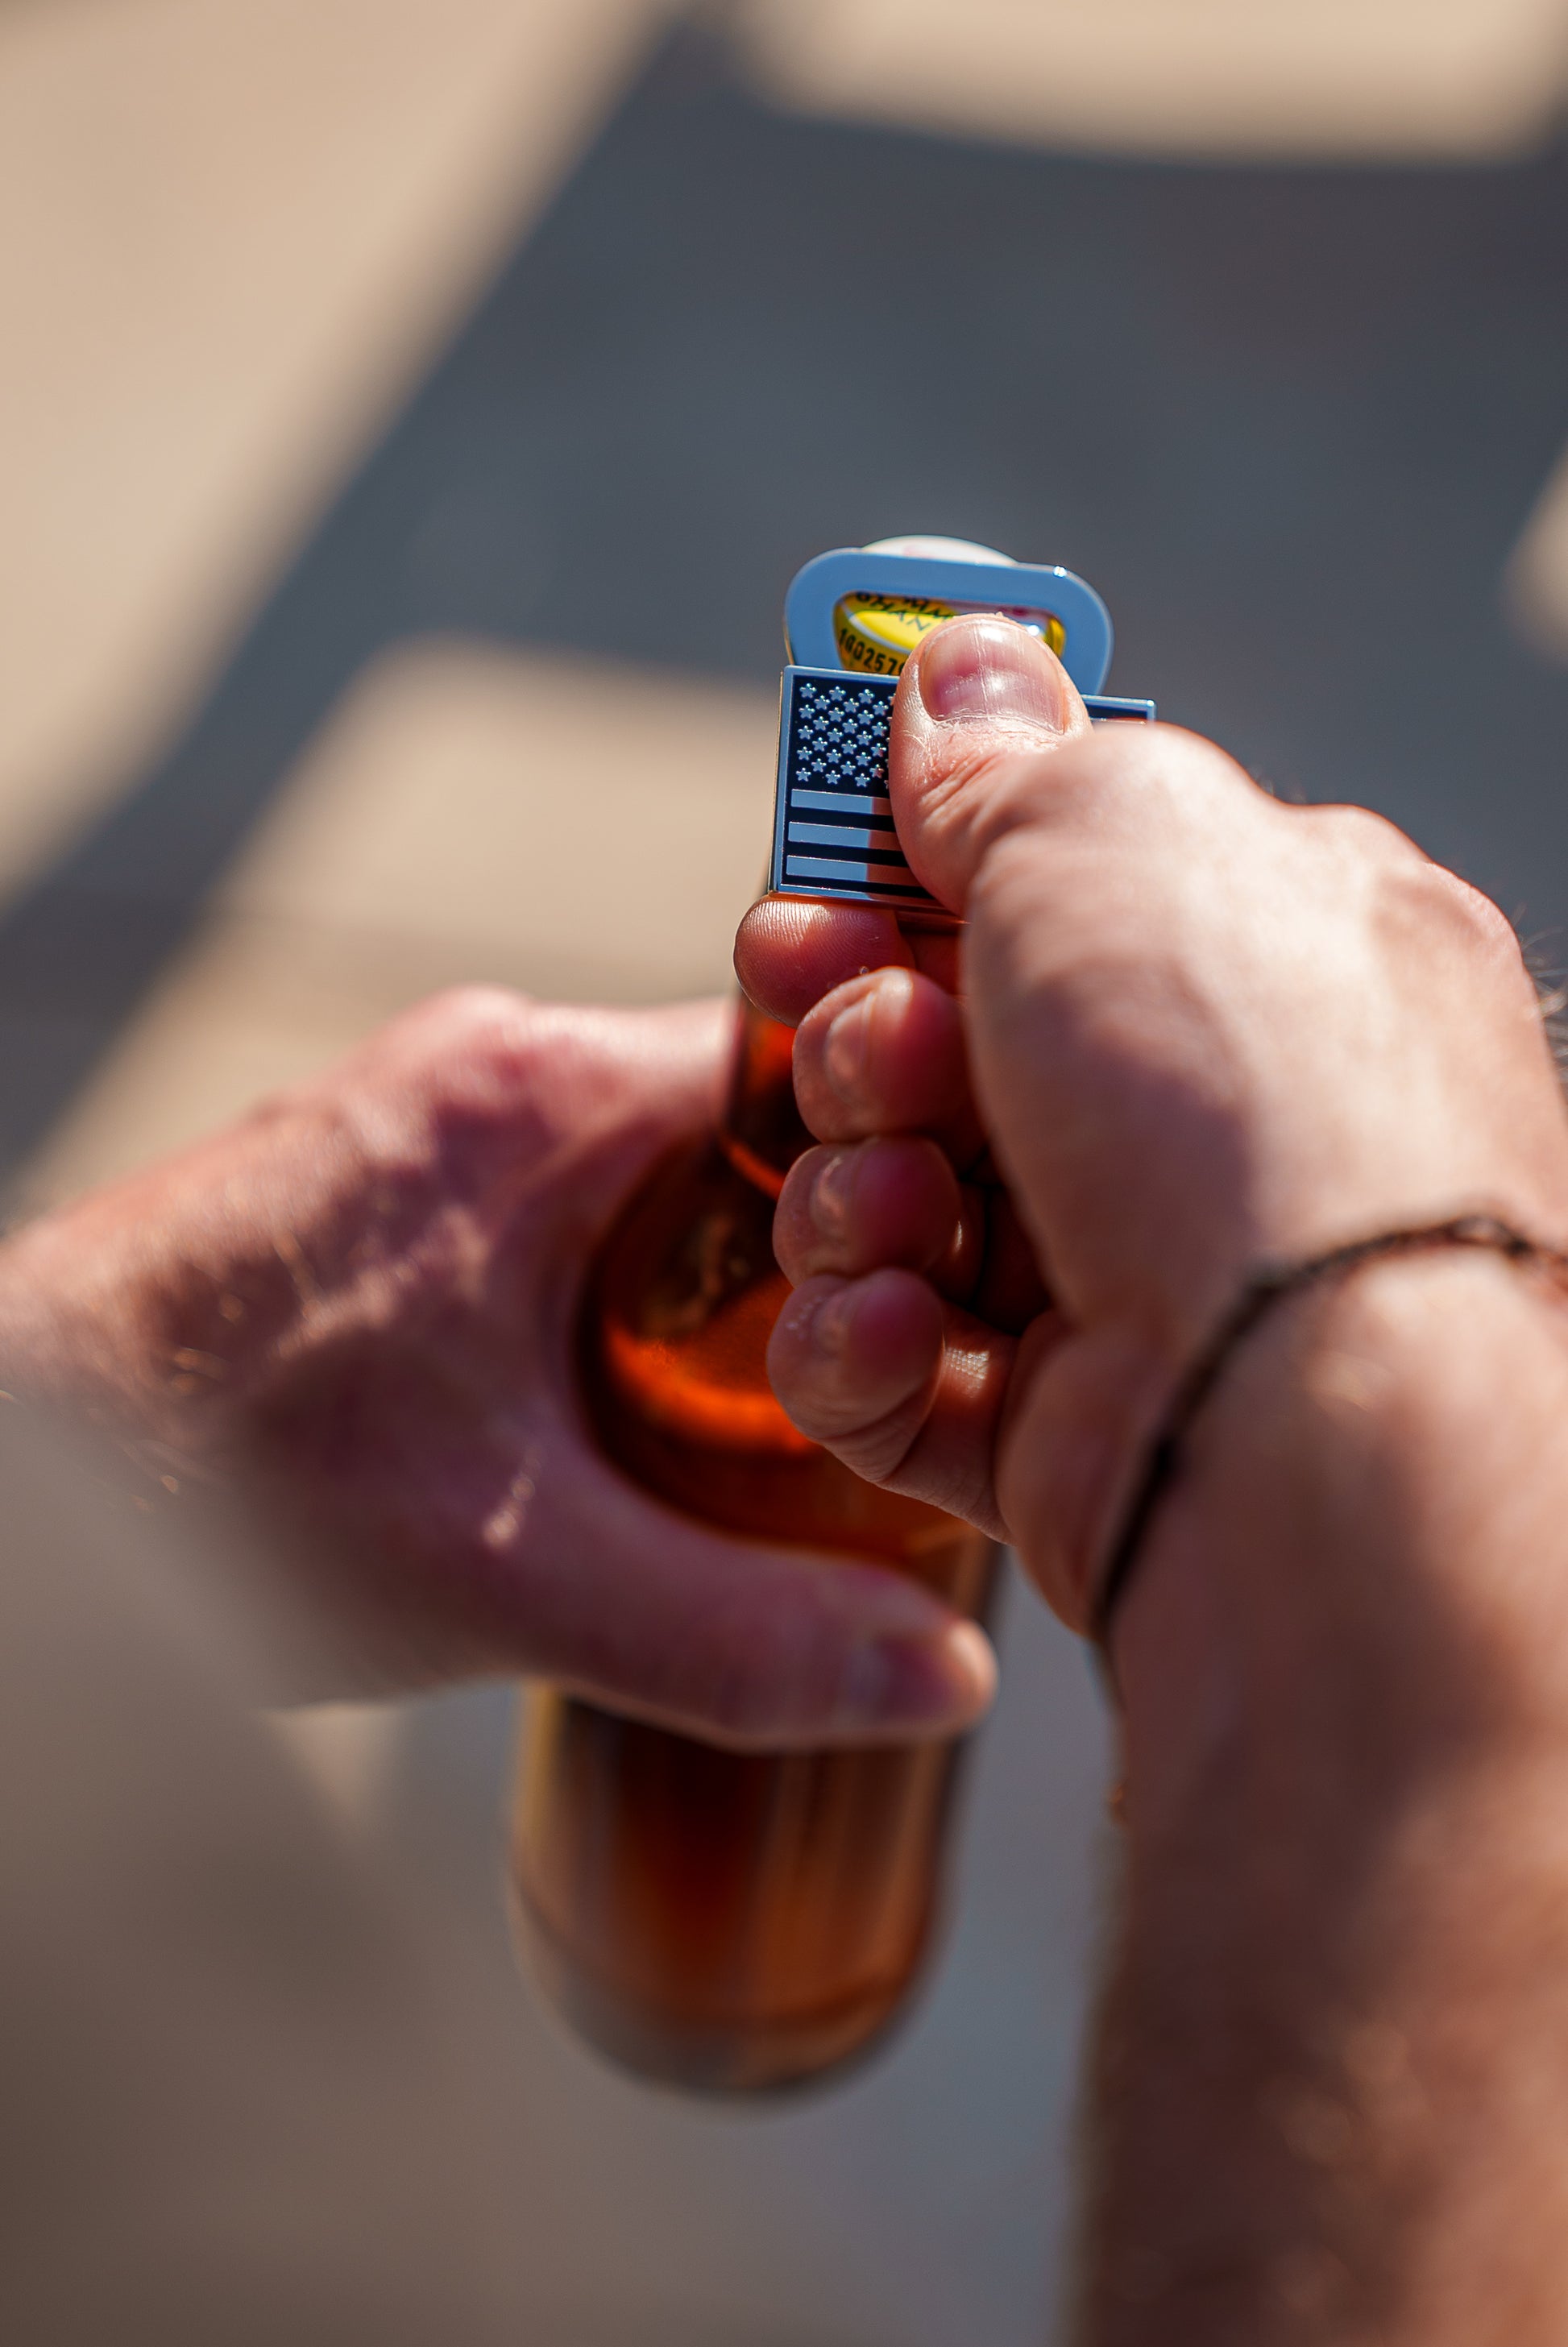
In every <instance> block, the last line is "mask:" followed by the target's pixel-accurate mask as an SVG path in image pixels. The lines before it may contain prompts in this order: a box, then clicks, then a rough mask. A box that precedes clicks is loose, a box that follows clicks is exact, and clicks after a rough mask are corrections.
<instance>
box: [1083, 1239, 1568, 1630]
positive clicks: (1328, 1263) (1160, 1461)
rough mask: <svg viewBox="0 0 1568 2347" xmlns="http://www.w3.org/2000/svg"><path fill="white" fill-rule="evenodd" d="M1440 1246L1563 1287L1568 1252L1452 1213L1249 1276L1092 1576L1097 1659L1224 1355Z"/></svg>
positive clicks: (1165, 1424)
mask: <svg viewBox="0 0 1568 2347" xmlns="http://www.w3.org/2000/svg"><path fill="white" fill-rule="evenodd" d="M1440 1247H1467V1248H1474V1249H1478V1250H1481V1251H1483V1252H1485V1253H1488V1254H1491V1255H1502V1256H1504V1257H1505V1258H1506V1259H1507V1261H1509V1262H1510V1263H1518V1264H1522V1265H1524V1266H1526V1267H1527V1268H1528V1269H1530V1270H1533V1271H1543V1272H1545V1273H1547V1274H1548V1275H1549V1276H1552V1277H1553V1278H1554V1279H1557V1280H1559V1281H1561V1282H1562V1283H1563V1285H1564V1286H1568V1254H1564V1253H1563V1252H1562V1251H1561V1250H1560V1249H1559V1248H1556V1247H1549V1246H1542V1245H1541V1244H1540V1242H1539V1241H1538V1240H1535V1239H1532V1238H1529V1237H1527V1236H1526V1235H1525V1234H1524V1232H1522V1231H1520V1230H1516V1229H1515V1228H1514V1226H1513V1225H1512V1223H1505V1222H1503V1221H1501V1219H1500V1218H1499V1217H1498V1216H1497V1215H1495V1214H1455V1215H1452V1216H1450V1219H1449V1220H1448V1221H1447V1222H1442V1223H1422V1224H1419V1225H1416V1226H1415V1227H1414V1228H1412V1229H1409V1230H1402V1231H1382V1232H1379V1233H1378V1235H1377V1236H1376V1237H1374V1238H1364V1239H1348V1240H1347V1241H1345V1242H1344V1244H1343V1245H1339V1246H1336V1247H1329V1248H1328V1249H1327V1252H1326V1253H1324V1254H1322V1255H1310V1256H1308V1257H1307V1258H1306V1259H1305V1260H1304V1261H1303V1262H1300V1263H1282V1264H1266V1265H1265V1266H1263V1268H1262V1269H1261V1270H1259V1271H1256V1272H1255V1273H1254V1274H1253V1275H1252V1276H1251V1278H1250V1279H1248V1280H1247V1281H1246V1283H1245V1286H1244V1287H1243V1288H1242V1291H1241V1293H1240V1295H1239V1296H1237V1297H1236V1299H1235V1303H1234V1304H1233V1305H1232V1306H1231V1307H1230V1309H1229V1311H1227V1312H1226V1313H1225V1317H1224V1318H1223V1319H1222V1320H1221V1321H1220V1323H1219V1325H1218V1327H1216V1328H1215V1329H1214V1334H1213V1335H1212V1336H1211V1337H1210V1338H1209V1340H1208V1342H1207V1343H1206V1344H1205V1345H1204V1348H1203V1349H1202V1351H1201V1352H1200V1353H1199V1354H1198V1356H1197V1358H1196V1359H1195V1360H1194V1362H1193V1363H1192V1365H1191V1367H1190V1368H1188V1369H1187V1371H1186V1373H1185V1375H1184V1377H1183V1378H1182V1381H1181V1383H1180V1384H1179V1385H1178V1386H1177V1388H1176V1390H1175V1393H1174V1394H1173V1397H1172V1399H1171V1403H1170V1407H1169V1408H1168V1409H1167V1410H1166V1412H1165V1415H1164V1417H1163V1419H1162V1421H1161V1424H1160V1427H1159V1430H1158V1432H1157V1433H1156V1434H1155V1436H1154V1439H1153V1442H1152V1443H1151V1444H1150V1446H1149V1450H1148V1454H1147V1456H1146V1458H1145V1460H1144V1462H1143V1472H1142V1474H1141V1475H1140V1476H1139V1478H1138V1481H1137V1483H1136V1485H1135V1487H1134V1489H1133V1491H1132V1497H1131V1499H1130V1500H1129V1501H1128V1503H1127V1507H1126V1510H1125V1512H1124V1513H1123V1515H1122V1521H1121V1522H1120V1524H1119V1525H1118V1527H1117V1531H1116V1536H1115V1539H1114V1540H1113V1541H1112V1543H1111V1548H1110V1552H1109V1553H1108V1555H1107V1558H1106V1563H1105V1568H1104V1571H1103V1572H1102V1574H1101V1576H1100V1586H1099V1589H1098V1591H1097V1592H1096V1594H1095V1598H1094V1603H1093V1606H1092V1609H1091V1615H1090V1634H1091V1636H1092V1638H1093V1639H1094V1641H1095V1643H1096V1645H1098V1646H1099V1648H1100V1650H1101V1652H1102V1655H1104V1654H1108V1653H1109V1641H1110V1635H1111V1630H1112V1623H1113V1620H1114V1617H1115V1613H1116V1608H1117V1606H1118V1605H1119V1604H1121V1602H1122V1598H1123V1597H1124V1596H1125V1595H1126V1594H1127V1585H1128V1583H1129V1582H1130V1581H1131V1580H1132V1575H1133V1573H1134V1571H1135V1570H1136V1568H1137V1564H1138V1561H1139V1558H1140V1556H1141V1555H1142V1553H1143V1542H1144V1538H1145V1536H1146V1534H1147V1532H1148V1530H1149V1526H1150V1523H1151V1522H1152V1520H1153V1516H1154V1513H1155V1511H1156V1510H1157V1509H1158V1507H1159V1505H1160V1502H1161V1501H1162V1500H1163V1497H1164V1495H1165V1493H1166V1492H1167V1491H1169V1490H1170V1488H1171V1486H1172V1484H1173V1482H1174V1481H1176V1478H1177V1477H1178V1475H1179V1474H1180V1473H1181V1471H1182V1468H1183V1465H1184V1450H1185V1445H1186V1440H1187V1437H1188V1435H1189V1434H1190V1432H1191V1431H1192V1427H1193V1421H1194V1419H1195V1418H1196V1417H1197V1415H1198V1413H1199V1411H1200V1410H1201V1409H1203V1407H1204V1403H1205V1402H1206V1401H1207V1399H1208V1398H1209V1396H1210V1395H1211V1394H1212V1393H1213V1391H1214V1388H1215V1386H1216V1385H1217V1384H1218V1383H1219V1380H1220V1378H1222V1377H1223V1375H1224V1374H1225V1369H1226V1368H1227V1367H1228V1366H1229V1364H1230V1360H1231V1358H1232V1356H1233V1355H1234V1354H1235V1352H1236V1351H1237V1349H1238V1348H1240V1347H1241V1346H1242V1345H1243V1344H1244V1343H1245V1340H1246V1339H1247V1337H1250V1336H1251V1334H1252V1332H1253V1330H1254V1329H1255V1327H1257V1326H1258V1324H1259V1322H1260V1321H1262V1320H1264V1319H1266V1317H1267V1316H1268V1315H1269V1313H1270V1312H1272V1311H1273V1309H1274V1307H1275V1306H1276V1304H1283V1303H1284V1302H1285V1301H1286V1298H1287V1297H1289V1296H1298V1295H1299V1294H1300V1293H1301V1291H1302V1290H1303V1289H1304V1288H1308V1287H1316V1286H1319V1285H1320V1284H1321V1283H1323V1282H1324V1281H1327V1280H1331V1279H1337V1278H1341V1277H1343V1276H1345V1275H1346V1274H1347V1273H1348V1272H1352V1271H1356V1270H1358V1269H1359V1268H1360V1266H1361V1265H1362V1264H1364V1263H1375V1262H1377V1261H1378V1260H1379V1259H1386V1258H1389V1257H1391V1256H1398V1255H1426V1254H1430V1253H1432V1252H1433V1251H1434V1250H1436V1249H1438V1248H1440Z"/></svg>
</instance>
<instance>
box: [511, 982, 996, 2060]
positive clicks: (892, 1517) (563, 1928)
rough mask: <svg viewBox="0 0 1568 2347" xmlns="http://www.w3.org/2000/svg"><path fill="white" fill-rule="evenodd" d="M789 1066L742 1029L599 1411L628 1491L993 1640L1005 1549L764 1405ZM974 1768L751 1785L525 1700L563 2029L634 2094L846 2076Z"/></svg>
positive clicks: (674, 1194)
mask: <svg viewBox="0 0 1568 2347" xmlns="http://www.w3.org/2000/svg"><path fill="white" fill-rule="evenodd" d="M792 1041H793V1038H792V1036H791V1033H790V1031H789V1030H788V1029H787V1028H783V1027H779V1026H777V1025H775V1024H774V1022H773V1021H772V1020H767V1019H764V1017H763V1016H762V1015H761V1014H760V1013H759V1012H757V1011H755V1010H751V1009H749V1008H744V1009H743V1010H742V1013H741V1016H740V1021H739V1029H738V1035H737V1049H736V1061H735V1071H734V1078H733V1084H732V1087H731V1092H730V1099H729V1102H728V1106H727V1109H726V1112H725V1115H724V1118H723V1122H722V1124H721V1126H720V1128H719V1130H718V1132H717V1133H715V1134H711V1135H708V1136H705V1137H703V1138H702V1139H700V1140H697V1141H694V1142H692V1143H690V1144H688V1145H686V1146H684V1147H682V1148H681V1149H679V1150H677V1151H676V1152H675V1153H672V1154H671V1155H670V1156H668V1157H667V1158H665V1159H664V1161H663V1162H662V1163H661V1164H660V1165H659V1166H657V1167H656V1168H655V1170H654V1172H653V1173H652V1174H651V1176H650V1177H649V1179H648V1180H647V1181H646V1182H645V1184H643V1186H642V1188H641V1191H640V1192H639V1193H638V1194H637V1195H636V1197H635V1198H634V1199H633V1200H632V1202H631V1204H630V1205H629V1206H628V1208H627V1209H626V1211H625V1213H624V1214H622V1216H621V1218H620V1222H619V1223H618V1224H617V1225H616V1226H615V1228H614V1229H613V1230H612V1231H611V1233H610V1236H609V1238H608V1240H607V1241H606V1243H605V1245H604V1246H603V1248H602V1250H601V1251H600V1256H599V1260H598V1263H597V1265H596V1266H595V1267H594V1270H593V1273H592V1275H591V1277H590V1279H589V1286H588V1290H587V1293H586V1296H585V1299H584V1305H583V1311H582V1319H581V1324H580V1373H581V1380H582V1391H583V1395H584V1398H585V1401H586V1406H587V1408H588V1410H589V1415H590V1417H591V1419H592V1422H593V1425H594V1427H595V1430H596V1431H597V1433H598V1436H599V1439H600V1442H601V1443H602V1444H603V1446H604V1449H605V1450H606V1451H607V1452H608V1454H609V1455H610V1458H612V1459H613V1460H616V1461H617V1462H618V1464H619V1465H620V1467H622V1468H623V1469H624V1470H625V1471H626V1472H627V1473H628V1474H629V1475H630V1476H632V1477H634V1478H635V1480H636V1481H638V1482H640V1483H641V1484H643V1485H644V1486H645V1487H646V1488H647V1489H648V1490H650V1491H656V1492H658V1493H659V1494H660V1496H661V1498H662V1499H665V1500H667V1501H670V1502H671V1504H672V1505H673V1506H675V1507H678V1508H682V1509H684V1510H685V1511H686V1512H688V1513H690V1514H692V1515H693V1516H699V1517H702V1519H704V1520H705V1521H706V1522H709V1523H713V1524H720V1525H723V1526H724V1527H725V1528H726V1529H727V1530H729V1531H732V1532H741V1533H749V1534H753V1535H755V1536H757V1537H761V1538H766V1539H768V1540H774V1541H776V1540H788V1541H798V1542H801V1543H802V1544H803V1545H804V1546H807V1547H815V1548H822V1549H827V1550H833V1551H836V1552H838V1553H841V1554H842V1553H845V1552H849V1553H857V1554H860V1555H864V1556H868V1557H876V1558H879V1559H881V1560H883V1561H884V1562H886V1563H890V1564H893V1565H896V1566H897V1567H898V1568H899V1569H900V1570H901V1571H903V1572H906V1573H911V1574H913V1575H916V1576H917V1577H918V1578H919V1579H920V1580H922V1581H924V1582H926V1583H928V1584H929V1586H931V1587H932V1588H933V1589H936V1590H938V1591H939V1592H940V1593H941V1594H942V1595H943V1596H944V1597H946V1598H947V1599H948V1601H949V1602H950V1603H951V1604H954V1605H955V1606H958V1607H959V1608H960V1609H962V1610H963V1611H964V1612H966V1613H968V1614H979V1613H980V1612H981V1611H982V1609H983V1607H984V1605H985V1602H986V1597H987V1593H988V1588H989V1580H990V1573H991V1563H992V1552H991V1549H990V1545H989V1542H987V1541H986V1540H985V1539H984V1538H983V1537H982V1536H981V1535H979V1533H976V1532H972V1531H971V1530H970V1529H969V1528H968V1526H967V1525H964V1524H960V1523H958V1522H955V1521H954V1520H953V1519H952V1518H951V1517H948V1516H945V1515H943V1514H941V1513H940V1512H938V1510H936V1509H935V1508H930V1507H927V1506H924V1505H923V1504H921V1503H920V1502H918V1501H913V1500H904V1499H898V1498H896V1497H894V1496H893V1495H892V1494H890V1493H888V1492H885V1491H877V1490H876V1489H875V1488H874V1487H873V1486H872V1485H871V1484H869V1483H865V1482H863V1481H861V1480H860V1478H859V1477H858V1476H856V1475H854V1474H852V1473H851V1472H850V1471H849V1470H848V1469H847V1468H845V1467H842V1466H840V1465H839V1463H838V1462H837V1460H835V1459H832V1458H830V1457H829V1456H828V1454H827V1453H826V1452H825V1450H821V1449H819V1448H818V1446H817V1445H816V1444H815V1443H813V1442H808V1441H807V1440H805V1439H804V1436H802V1435H800V1434H798V1433H797V1432H796V1431H795V1430H794V1427H793V1426H792V1425H791V1424H790V1421H789V1419H787V1418H786V1417H785V1416H784V1412H783V1410H782V1409H780V1408H779V1405H778V1403H777V1402H776V1401H775V1400H774V1396H773V1393H772V1390H771V1389H770V1387H769V1385H768V1381H767V1371H766V1367H765V1360H764V1355H765V1352H766V1347H767V1340H768V1336H769V1333H770V1331H771V1330H772V1327H773V1324H774V1319H775V1318H776V1317H777V1314H778V1311H779V1307H780V1306H781V1305H782V1303H783V1302H784V1296H785V1294H786V1286H785V1282H784V1276H783V1274H782V1273H781V1272H780V1271H779V1270H778V1268H777V1266H776V1265H775V1263H774V1252H773V1235H772V1234H773V1212H774V1199H775V1198H776V1197H777V1195H778V1193H779V1190H780V1188H781V1186H782V1184H783V1180H784V1173H785V1172H786V1171H787V1169H788V1167H789V1165H790V1164H791V1163H792V1162H793V1160H794V1157H795V1156H796V1155H797V1154H798V1153H799V1151H800V1150H801V1149H803V1148H804V1147H805V1145H806V1143H807V1135H806V1133H805V1131H804V1127H803V1126H802V1125H801V1123H800V1121H799V1119H798V1117H797V1115H796V1113H795V1107H794V1092H793V1089H792V1085H791V1080H790V1051H791V1045H792ZM957 1751H958V1747H957V1746H956V1745H954V1744H952V1743H947V1744H923V1745H911V1746H907V1747H896V1748H876V1747H864V1748H862V1749H858V1750H840V1751H824V1752H820V1753H804V1754H791V1755H787V1756H784V1757H776V1758H775V1757H755V1756H752V1755H739V1754H736V1753H733V1752H725V1751H722V1750H720V1749H718V1748H717V1747H713V1746H711V1745H704V1744H701V1743H697V1742H694V1741H692V1740H691V1739H690V1738H688V1737H682V1736H676V1735H672V1734H671V1733H670V1732H669V1731H667V1730H665V1729H662V1728H657V1727H645V1726H643V1725H641V1724H640V1723H638V1722H635V1721H631V1720H627V1719H622V1718H618V1717H615V1716H614V1715H613V1714H612V1713H610V1712H608V1711H602V1710H600V1709H599V1708H598V1707H597V1706H594V1705H592V1704H588V1703H584V1702H581V1701H579V1700H578V1699H577V1698H576V1697H571V1696H562V1695H559V1694H557V1693H554V1692H551V1691H548V1690H547V1691H545V1692H543V1693H542V1694H539V1695H538V1696H536V1697H535V1699H534V1702H533V1705H532V1706H531V1712H530V1723H529V1728H528V1736H527V1739H526V1742H525V1747H524V1751H523V1755H522V1768H521V1782H520V1785H519V1788H518V1806H517V1812H516V1829H515V1842H514V1861H515V1862H514V1882H515V1887H516V1894H517V1902H518V1915H519V1922H520V1927H521V1930H522V1932H523V1936H524V1938H525V1941H526V1942H527V1945H528V1951H529V1953H530V1956H531V1958H532V1961H533V1963H534V1966H535V1969H536V1971H537V1973H538V1974H539V1976H540V1977H541V1979H542V1980H543V1983H544V1984H545V1987H546V1989H547V1991H548V1993H549V1995H550V1996H551V1998H552V2000H553V2001H554V2003H555V2004H556V2005H557V2007H558V2008H559V2011H560V2012H561V2013H562V2014H564V2015H566V2017H567V2018H568V2019H569V2020H570V2021H571V2022H572V2024H574V2025H575V2026H576V2027H577V2028H578V2029H579V2031H580V2032H581V2034H583V2035H584V2036H586V2037H588V2038H589V2039H591V2040H592V2041H593V2042H594V2043H595V2044H596V2045H600V2047H602V2048H603V2049H604V2050H605V2051H606V2052H608V2053H610V2054H611V2055H614V2056H615V2057H616V2058H617V2059H618V2060H620V2062H621V2063H623V2064H625V2065H627V2066H629V2067H630V2068H632V2069H634V2070H637V2071H640V2072H641V2073H642V2074H644V2075H648V2076H651V2077H657V2078H661V2079H663V2080H666V2081H668V2082H670V2083H672V2084H677V2085H680V2086H686V2087H690V2088H696V2089H705V2090H709V2091H715V2092H722V2091H731V2092H737V2091H738V2092H757V2091H761V2090H764V2089H766V2088H770V2087H780V2086H789V2085H791V2084H793V2083H794V2082H796V2081H799V2080H803V2079H806V2078H809V2077H812V2076H814V2075H816V2074H818V2073H819V2072H821V2071H823V2070H825V2069H828V2068H830V2067H831V2066H832V2065H835V2064H836V2063H839V2062H842V2061H844V2060H845V2059H846V2058H847V2057H848V2056H850V2055H854V2054H856V2053H857V2052H858V2051H859V2050H860V2049H861V2048H862V2047H863V2046H865V2045H866V2044H867V2043H868V2041H869V2040H870V2039H871V2038H873V2037H874V2036H875V2035H876V2033H877V2031H878V2030H880V2029H881V2027H882V2026H883V2024H885V2023H886V2021H888V2019H889V2018H890V2017H891V2016H892V2015H893V2014H895V2013H896V2012H897V2009H898V2006H899V2005H900V2004H901V2003H902V2001H903V1999H904V1997H905V1995H906V1993H907V1990H908V1989H909V1987H910V1984H911V1983H912V1981H913V1979H914V1976H915V1973H916V1972H917V1967H918V1965H919V1962H920V1958H921V1954H922V1952H923V1950H924V1948H925V1946H926V1942H927V1937H928V1935H929V1932H930V1927H931V1922H932V1916H933V1909H934V1904H935V1900H936V1895H937V1891H938V1874H939V1865H940V1858H941V1844H942V1833H943V1823H944V1814H945V1810H946V1808H947V1805H948V1795H949V1792H950V1789H951V1783H952V1778H953V1770H954V1763H955V1759H956V1757H957Z"/></svg>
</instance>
